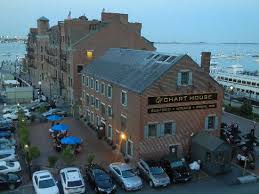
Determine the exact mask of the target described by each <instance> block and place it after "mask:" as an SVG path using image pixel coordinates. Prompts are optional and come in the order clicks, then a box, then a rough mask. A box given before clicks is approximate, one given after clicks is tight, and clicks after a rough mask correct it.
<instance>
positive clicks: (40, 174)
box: [33, 170, 52, 180]
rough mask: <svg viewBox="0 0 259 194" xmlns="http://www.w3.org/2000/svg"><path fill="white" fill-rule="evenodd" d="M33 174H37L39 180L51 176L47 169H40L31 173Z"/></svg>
mask: <svg viewBox="0 0 259 194" xmlns="http://www.w3.org/2000/svg"><path fill="white" fill-rule="evenodd" d="M33 175H34V176H37V177H38V179H39V180H45V179H49V178H52V175H51V174H50V172H49V171H47V170H41V171H37V172H34V173H33Z"/></svg>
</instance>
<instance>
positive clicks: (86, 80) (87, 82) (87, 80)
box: [85, 76, 89, 87]
mask: <svg viewBox="0 0 259 194" xmlns="http://www.w3.org/2000/svg"><path fill="white" fill-rule="evenodd" d="M85 85H86V87H89V76H86V78H85Z"/></svg>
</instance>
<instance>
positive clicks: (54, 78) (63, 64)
mask: <svg viewBox="0 0 259 194" xmlns="http://www.w3.org/2000/svg"><path fill="white" fill-rule="evenodd" d="M37 23H38V25H37V28H32V29H30V33H29V35H28V44H27V63H28V67H29V72H30V73H29V74H30V76H29V77H30V81H31V82H32V84H33V85H34V86H35V87H39V85H38V82H39V81H41V88H42V91H43V92H44V94H46V95H47V96H49V97H52V96H54V95H60V96H63V97H64V98H65V100H66V101H67V102H69V104H76V105H79V104H80V103H81V102H80V96H81V93H82V92H81V70H82V69H83V66H85V65H87V64H89V62H91V61H92V60H93V59H94V58H97V57H98V56H101V55H103V54H104V52H105V51H106V50H107V49H108V48H111V47H117V48H131V49H143V50H155V47H154V46H153V43H152V42H150V41H148V40H147V39H145V38H144V37H142V36H141V28H142V25H141V23H130V22H129V21H128V15H127V14H118V13H105V12H103V13H102V15H101V20H88V19H87V18H86V17H85V16H81V17H79V18H74V19H66V20H64V21H60V22H58V24H57V25H54V26H52V27H49V21H48V19H47V18H45V17H41V18H40V19H38V21H37Z"/></svg>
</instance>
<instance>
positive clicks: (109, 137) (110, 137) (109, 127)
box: [107, 124, 113, 140]
mask: <svg viewBox="0 0 259 194" xmlns="http://www.w3.org/2000/svg"><path fill="white" fill-rule="evenodd" d="M110 129H111V131H110V132H111V136H109V130H110ZM107 137H108V139H110V140H112V137H113V129H112V125H111V124H109V125H108V133H107Z"/></svg>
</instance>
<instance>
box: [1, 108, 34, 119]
mask: <svg viewBox="0 0 259 194" xmlns="http://www.w3.org/2000/svg"><path fill="white" fill-rule="evenodd" d="M23 112H24V115H25V116H26V117H27V118H30V117H31V112H30V111H29V110H28V109H23ZM3 118H4V119H12V120H17V119H18V111H17V110H15V111H13V112H10V113H6V114H4V115H3Z"/></svg>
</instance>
